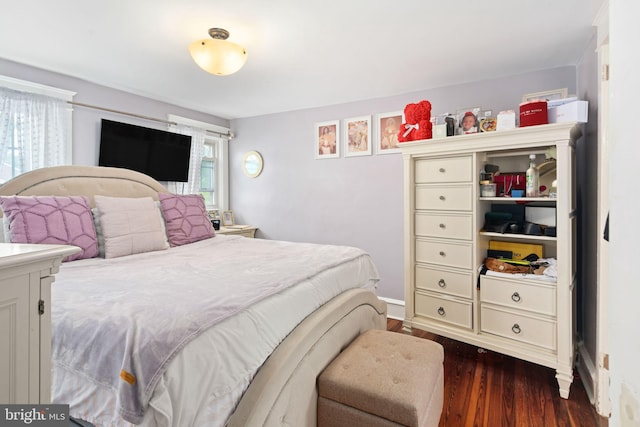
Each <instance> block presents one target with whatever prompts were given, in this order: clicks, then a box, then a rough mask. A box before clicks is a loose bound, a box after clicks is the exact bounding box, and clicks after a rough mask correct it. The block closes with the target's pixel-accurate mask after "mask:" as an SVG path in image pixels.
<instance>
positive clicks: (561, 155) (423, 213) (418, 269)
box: [400, 123, 581, 398]
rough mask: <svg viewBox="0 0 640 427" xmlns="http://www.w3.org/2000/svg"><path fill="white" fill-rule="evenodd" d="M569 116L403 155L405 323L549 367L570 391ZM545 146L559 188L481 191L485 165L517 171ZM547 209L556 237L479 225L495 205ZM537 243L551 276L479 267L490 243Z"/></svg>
mask: <svg viewBox="0 0 640 427" xmlns="http://www.w3.org/2000/svg"><path fill="white" fill-rule="evenodd" d="M580 135H581V132H580V128H579V127H578V125H576V124H575V123H557V124H550V125H541V126H531V127H525V128H518V129H514V130H509V131H502V132H487V133H479V134H471V135H462V136H455V137H448V138H445V139H437V140H426V141H415V142H410V143H403V144H401V145H400V147H401V150H402V153H403V159H404V200H405V202H404V212H405V214H404V234H405V248H404V252H405V256H404V259H405V263H404V267H405V307H406V308H405V320H404V329H405V331H410V330H411V328H418V329H423V330H426V331H430V332H433V333H436V334H439V335H442V336H446V337H449V338H453V339H457V340H460V341H464V342H467V343H470V344H473V345H476V346H478V347H482V348H486V349H489V350H493V351H497V352H500V353H504V354H508V355H511V356H514V357H517V358H520V359H524V360H528V361H531V362H534V363H537V364H541V365H544V366H548V367H551V368H553V369H555V370H556V378H557V380H558V384H559V390H560V395H561V396H562V397H564V398H567V397H568V396H569V388H570V386H571V382H572V381H573V364H574V354H575V337H574V312H575V301H574V298H575V292H574V291H575V287H576V283H575V282H576V262H575V255H574V253H575V233H576V223H577V221H576V200H575V182H574V164H575V159H574V158H575V156H574V141H575V139H577V138H578V137H579V136H580ZM549 152H554V153H557V154H555V158H556V166H555V173H554V178H555V177H557V183H558V187H557V188H558V197H557V198H549V197H536V198H510V197H480V187H479V181H480V172H481V170H482V169H483V167H484V165H485V164H493V165H498V166H499V167H500V170H501V171H503V172H506V171H512V172H519V171H522V172H523V171H524V170H526V169H527V167H528V161H529V154H532V153H534V154H536V156H537V157H536V158H537V159H539V160H538V162H540V161H542V160H543V159H544V158H545V153H549ZM523 203H526V204H535V205H536V206H539V207H551V208H555V212H556V230H557V231H556V233H557V237H555V236H554V237H550V236H539V235H525V234H521V233H511V234H509V233H506V234H502V233H496V232H487V231H484V229H483V227H484V221H485V213H486V212H489V211H491V210H492V209H493V206H494V205H496V204H499V205H515V204H523ZM492 240H496V241H504V242H519V243H531V244H536V245H542V247H543V256H544V257H553V258H556V259H557V271H558V275H557V280H556V281H555V282H554V281H551V282H549V281H543V280H536V279H523V278H522V276H517V275H510V276H508V277H493V276H486V275H480V274H479V267H480V266H481V265H482V264H483V261H484V259H485V258H486V256H487V249H488V248H489V242H490V241H492Z"/></svg>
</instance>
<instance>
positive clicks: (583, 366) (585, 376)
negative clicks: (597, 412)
mask: <svg viewBox="0 0 640 427" xmlns="http://www.w3.org/2000/svg"><path fill="white" fill-rule="evenodd" d="M578 355H579V356H580V359H579V361H578V366H577V368H578V373H579V374H580V379H582V384H583V385H584V389H585V391H586V392H587V396H589V402H591V404H592V405H593V404H595V401H596V398H595V389H596V387H595V386H596V365H594V364H593V360H591V357H590V356H589V352H587V349H586V348H585V347H584V343H583V342H582V341H581V342H580V343H579V344H578Z"/></svg>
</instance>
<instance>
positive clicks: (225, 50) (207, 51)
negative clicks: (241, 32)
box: [189, 28, 247, 76]
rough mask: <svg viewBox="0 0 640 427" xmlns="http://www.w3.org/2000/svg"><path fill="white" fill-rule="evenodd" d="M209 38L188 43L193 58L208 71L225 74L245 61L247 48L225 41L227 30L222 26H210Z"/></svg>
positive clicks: (232, 71) (238, 67) (231, 71)
mask: <svg viewBox="0 0 640 427" xmlns="http://www.w3.org/2000/svg"><path fill="white" fill-rule="evenodd" d="M209 35H210V36H211V39H202V40H198V41H195V42H193V43H191V44H190V45H189V53H190V54H191V57H192V58H193V60H194V61H195V62H196V64H198V66H200V68H202V69H203V70H205V71H206V72H208V73H211V74H215V75H218V76H226V75H229V74H233V73H235V72H236V71H238V70H239V69H240V68H242V66H243V65H244V63H245V62H247V50H246V49H245V48H244V47H242V46H240V45H239V44H236V43H233V42H230V41H227V38H228V37H229V32H228V31H227V30H223V29H222V28H210V29H209Z"/></svg>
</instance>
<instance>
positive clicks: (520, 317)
mask: <svg viewBox="0 0 640 427" xmlns="http://www.w3.org/2000/svg"><path fill="white" fill-rule="evenodd" d="M480 330H481V331H482V332H488V333H491V334H494V335H499V336H501V337H505V338H510V339H513V340H515V341H519V342H523V343H527V344H532V345H535V346H538V347H543V348H546V349H548V350H555V349H556V322H554V321H553V320H548V319H542V318H538V317H534V316H529V315H527V314H523V313H521V312H513V311H508V310H502V309H500V308H497V307H488V306H486V305H484V304H483V305H482V306H481V307H480Z"/></svg>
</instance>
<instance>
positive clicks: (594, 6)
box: [0, 0, 602, 119]
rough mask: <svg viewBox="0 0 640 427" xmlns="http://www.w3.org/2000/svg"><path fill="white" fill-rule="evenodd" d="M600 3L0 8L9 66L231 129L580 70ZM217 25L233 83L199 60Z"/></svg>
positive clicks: (26, 0) (68, 3) (39, 4)
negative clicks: (193, 51)
mask: <svg viewBox="0 0 640 427" xmlns="http://www.w3.org/2000/svg"><path fill="white" fill-rule="evenodd" d="M601 3H602V0H485V1H478V0H458V1H457V2H444V1H437V2H436V1H426V0H395V1H385V2H383V1H380V0H323V1H318V0H306V1H299V0H271V1H265V0H233V1H231V0H226V1H224V0H206V1H205V0H183V1H177V0H175V1H170V0H114V1H108V2H106V1H102V2H98V1H95V0H57V1H42V0H20V1H16V0H0V5H1V7H2V9H1V10H2V11H3V12H2V14H0V57H2V58H5V59H9V60H12V61H16V62H20V63H24V64H28V65H32V66H36V67H39V68H43V69H47V70H52V71H56V72H60V73H63V74H67V75H70V76H74V77H78V78H81V79H84V80H87V81H90V82H93V83H97V84H101V85H105V86H109V87H112V88H116V89H122V90H125V91H128V92H133V93H136V94H139V95H143V96H147V97H150V98H153V99H157V100H160V101H164V102H168V103H172V104H176V105H179V106H182V107H186V108H191V109H195V110H198V111H203V112H206V113H210V114H214V115H217V116H220V117H223V118H227V119H234V118H241V117H251V116H257V115H263V114H269V113H277V112H283V111H290V110H298V109H304V108H310V107H318V106H324V105H332V104H341V103H345V102H350V101H358V100H364V99H372V98H378V97H386V96H392V95H398V94H402V93H408V92H414V91H419V90H424V89H429V88H434V87H441V86H447V85H452V84H459V83H463V82H469V81H477V80H483V79H487V78H496V77H500V76H503V75H505V76H506V75H513V74H520V73H525V72H529V71H534V70H539V69H545V68H554V67H559V66H565V65H575V64H576V63H577V62H578V61H579V60H580V57H581V55H582V54H583V52H584V51H585V48H586V46H587V44H588V43H589V40H590V37H591V35H592V34H593V31H594V30H593V27H592V21H593V18H594V17H595V15H596V13H597V11H598V8H599V5H600V4H601ZM210 27H222V28H225V29H227V30H228V31H229V32H230V33H231V35H230V37H229V40H230V41H234V42H236V43H239V44H241V45H243V46H245V47H246V49H247V51H248V60H247V64H246V65H245V67H244V68H243V69H241V70H240V71H239V72H237V73H236V74H233V75H230V76H224V77H220V76H213V75H210V74H207V73H206V72H204V71H202V70H201V69H200V68H198V67H197V66H196V65H195V63H194V62H193V61H192V60H191V57H190V56H189V52H188V45H189V43H191V42H192V41H195V40H198V39H202V38H207V37H208V35H207V31H208V29H209V28H210ZM71 89H72V88H71Z"/></svg>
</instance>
